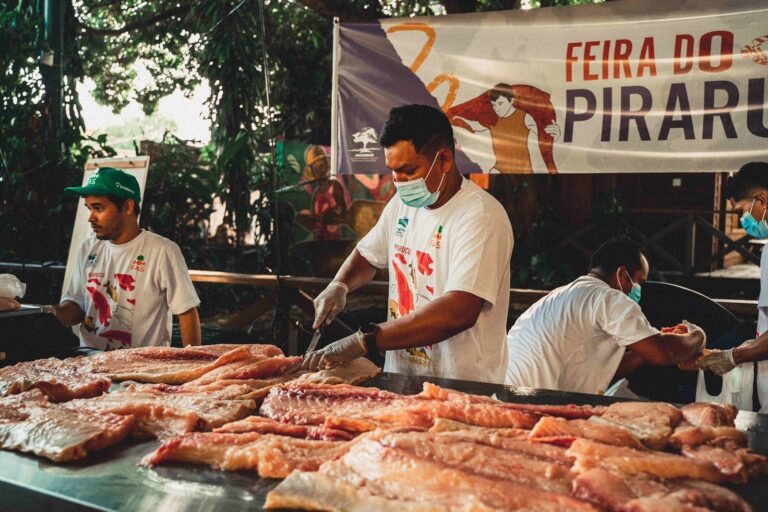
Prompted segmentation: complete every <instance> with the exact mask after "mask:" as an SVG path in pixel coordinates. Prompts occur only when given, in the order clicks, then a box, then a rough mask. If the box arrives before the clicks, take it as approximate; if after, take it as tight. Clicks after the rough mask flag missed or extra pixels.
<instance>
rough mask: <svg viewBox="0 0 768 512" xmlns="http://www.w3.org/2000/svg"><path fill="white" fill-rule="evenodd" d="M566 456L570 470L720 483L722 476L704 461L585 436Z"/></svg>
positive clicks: (574, 443)
mask: <svg viewBox="0 0 768 512" xmlns="http://www.w3.org/2000/svg"><path fill="white" fill-rule="evenodd" d="M566 454H567V455H570V456H572V457H575V458H576V463H575V464H574V466H573V469H574V470H575V471H577V472H584V471H587V470H589V469H592V468H604V469H612V470H615V471H621V472H623V473H627V474H630V475H637V474H645V475H649V476H653V477H657V478H664V479H671V478H695V479H698V480H705V481H707V482H722V481H725V480H726V477H725V476H724V475H723V474H722V473H720V471H718V469H717V468H716V467H715V466H714V464H712V463H710V462H708V461H700V460H694V459H690V458H687V457H683V456H681V455H674V454H671V453H663V452H657V451H640V450H634V449H632V448H626V447H623V446H611V445H607V444H602V443H597V442H595V441H590V440H588V439H577V440H576V441H574V442H573V444H572V445H571V447H570V448H568V451H566Z"/></svg>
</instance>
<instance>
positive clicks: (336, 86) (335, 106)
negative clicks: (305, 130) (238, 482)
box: [331, 18, 341, 178]
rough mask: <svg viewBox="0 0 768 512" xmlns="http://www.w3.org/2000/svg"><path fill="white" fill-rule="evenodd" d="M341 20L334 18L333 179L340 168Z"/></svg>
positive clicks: (332, 78) (332, 87) (332, 93)
mask: <svg viewBox="0 0 768 512" xmlns="http://www.w3.org/2000/svg"><path fill="white" fill-rule="evenodd" d="M339 27H340V26H339V18H333V54H332V56H331V57H332V59H333V65H332V72H331V73H332V77H331V177H334V178H335V177H336V175H337V174H338V171H339V169H338V166H339V155H338V152H339V119H338V115H339V58H340V56H341V52H340V51H339Z"/></svg>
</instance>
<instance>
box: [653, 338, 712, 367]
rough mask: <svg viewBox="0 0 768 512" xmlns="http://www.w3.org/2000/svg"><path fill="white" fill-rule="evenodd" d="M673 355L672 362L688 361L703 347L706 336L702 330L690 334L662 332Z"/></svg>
mask: <svg viewBox="0 0 768 512" xmlns="http://www.w3.org/2000/svg"><path fill="white" fill-rule="evenodd" d="M662 337H663V338H670V339H669V340H667V339H665V340H664V341H665V342H666V343H667V347H668V348H669V352H670V355H671V357H672V361H670V363H671V364H677V363H680V362H682V361H686V360H688V359H690V358H691V357H693V356H694V355H696V353H698V352H699V351H700V349H701V348H702V344H703V343H704V336H702V335H701V333H700V332H692V333H690V334H662Z"/></svg>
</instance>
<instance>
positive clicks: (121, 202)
mask: <svg viewBox="0 0 768 512" xmlns="http://www.w3.org/2000/svg"><path fill="white" fill-rule="evenodd" d="M104 197H106V198H107V199H109V200H110V201H111V202H113V203H115V206H117V211H119V212H121V211H123V208H125V202H126V201H127V200H128V199H131V198H130V197H118V196H115V195H112V194H107V195H106V196H104ZM133 204H134V206H133V211H134V212H135V213H136V216H138V215H139V214H140V213H141V206H139V203H137V202H136V201H133Z"/></svg>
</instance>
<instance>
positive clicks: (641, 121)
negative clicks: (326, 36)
mask: <svg viewBox="0 0 768 512" xmlns="http://www.w3.org/2000/svg"><path fill="white" fill-rule="evenodd" d="M339 40H340V41H339V47H338V49H337V52H338V59H339V64H338V74H337V76H336V77H335V78H336V80H337V93H336V94H337V97H336V98H335V99H336V100H337V101H338V108H337V114H336V115H337V119H336V121H337V124H338V129H337V133H336V134H335V135H334V139H333V141H334V143H336V145H335V151H337V154H336V156H337V158H338V160H337V161H338V162H339V171H340V172H342V173H348V172H387V171H386V168H385V165H384V159H383V151H381V148H380V147H379V146H378V141H377V140H376V137H377V136H378V134H379V132H380V129H381V126H382V125H383V123H384V121H385V120H386V118H387V114H388V111H389V109H390V108H392V107H395V106H398V105H402V104H407V103H426V104H432V105H434V106H437V107H440V108H442V109H443V110H444V111H445V112H446V113H447V114H448V116H449V118H450V119H451V123H452V124H453V125H454V134H455V136H456V140H457V143H458V148H459V153H460V154H459V155H458V157H459V163H460V164H462V165H463V167H462V168H461V169H460V170H462V171H463V172H502V173H530V172H544V173H546V172H551V173H556V172H561V173H600V172H697V171H713V172H716V171H731V170H736V169H738V168H739V167H741V165H743V164H744V163H746V162H750V161H754V160H768V114H767V113H766V95H768V91H767V90H766V76H768V42H766V40H768V2H766V1H765V0H708V1H706V2H703V1H700V0H681V1H676V2H658V1H650V0H625V1H616V2H609V3H604V4H596V5H582V6H574V7H557V8H548V9H534V10H530V11H522V10H516V11H502V12H492V13H476V14H466V15H464V14H462V15H453V16H437V17H425V18H408V19H384V20H380V22H379V24H342V25H341V28H340V31H339Z"/></svg>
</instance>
